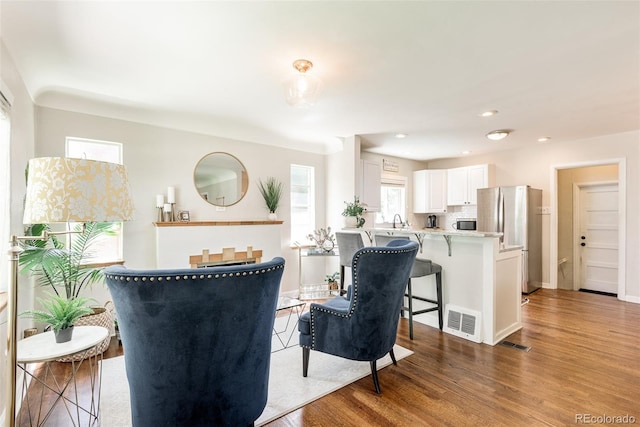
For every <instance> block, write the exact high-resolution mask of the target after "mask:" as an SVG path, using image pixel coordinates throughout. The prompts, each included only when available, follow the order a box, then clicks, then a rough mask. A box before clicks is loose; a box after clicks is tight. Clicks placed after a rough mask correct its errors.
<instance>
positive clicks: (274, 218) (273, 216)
mask: <svg viewBox="0 0 640 427" xmlns="http://www.w3.org/2000/svg"><path fill="white" fill-rule="evenodd" d="M267 219H268V220H269V221H277V220H278V215H276V213H275V212H269V215H267Z"/></svg>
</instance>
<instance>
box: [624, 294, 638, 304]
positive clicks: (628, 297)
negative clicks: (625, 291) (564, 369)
mask: <svg viewBox="0 0 640 427" xmlns="http://www.w3.org/2000/svg"><path fill="white" fill-rule="evenodd" d="M623 301H626V302H632V303H634V304H640V297H634V296H632V295H625V297H624V300H623Z"/></svg>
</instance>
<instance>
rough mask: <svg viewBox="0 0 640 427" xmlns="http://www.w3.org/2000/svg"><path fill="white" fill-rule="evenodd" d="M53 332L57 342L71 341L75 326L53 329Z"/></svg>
mask: <svg viewBox="0 0 640 427" xmlns="http://www.w3.org/2000/svg"><path fill="white" fill-rule="evenodd" d="M53 334H54V335H55V337H56V342H57V343H58V344H61V343H63V342H68V341H71V336H72V335H73V326H69V327H68V328H64V329H60V330H57V331H53Z"/></svg>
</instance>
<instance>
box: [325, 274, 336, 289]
mask: <svg viewBox="0 0 640 427" xmlns="http://www.w3.org/2000/svg"><path fill="white" fill-rule="evenodd" d="M338 280H340V272H338V271H336V272H335V273H333V274H327V275H326V277H325V278H324V281H325V282H327V285H329V290H330V291H335V290H337V289H338Z"/></svg>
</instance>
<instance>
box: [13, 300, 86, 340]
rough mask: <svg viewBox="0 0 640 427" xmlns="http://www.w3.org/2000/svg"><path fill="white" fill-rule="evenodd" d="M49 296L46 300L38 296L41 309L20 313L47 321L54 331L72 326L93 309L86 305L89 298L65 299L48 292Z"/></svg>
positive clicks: (38, 320) (36, 319) (37, 319)
mask: <svg viewBox="0 0 640 427" xmlns="http://www.w3.org/2000/svg"><path fill="white" fill-rule="evenodd" d="M49 297H50V299H48V300H45V299H42V298H38V302H39V303H40V306H41V307H42V310H27V311H24V312H22V313H20V315H23V316H25V317H30V318H32V319H34V320H35V321H36V322H41V323H47V324H49V325H51V328H52V329H53V330H54V331H60V330H62V329H66V328H69V327H71V326H73V325H74V324H75V322H76V321H77V320H78V319H79V318H80V317H82V316H84V315H87V314H91V313H93V310H92V309H91V308H89V307H87V303H88V302H89V301H91V300H90V299H89V298H83V297H76V298H71V299H67V298H63V297H61V296H58V295H54V294H49Z"/></svg>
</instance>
